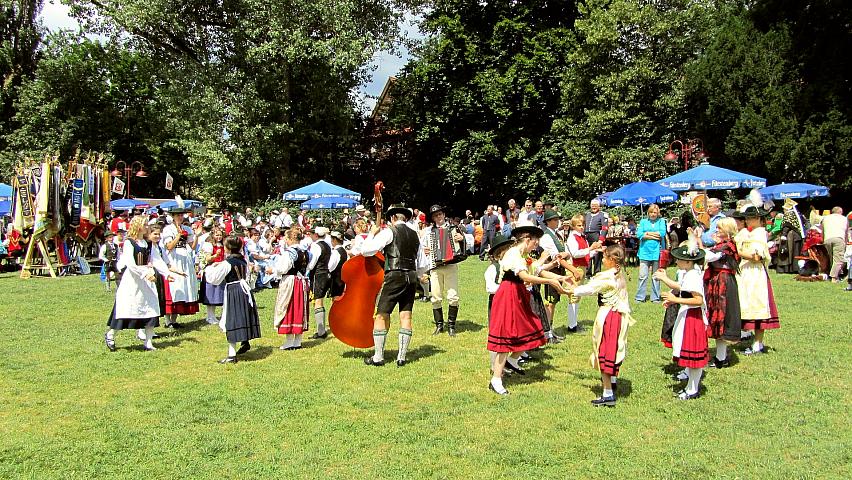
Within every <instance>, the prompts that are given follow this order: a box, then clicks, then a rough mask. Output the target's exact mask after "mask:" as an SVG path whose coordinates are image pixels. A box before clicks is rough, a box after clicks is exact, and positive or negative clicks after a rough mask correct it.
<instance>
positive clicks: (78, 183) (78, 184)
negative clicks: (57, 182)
mask: <svg viewBox="0 0 852 480" xmlns="http://www.w3.org/2000/svg"><path fill="white" fill-rule="evenodd" d="M82 208H83V179H82V178H75V179H74V180H72V191H71V227H73V228H77V227H78V226H80V212H81V210H82Z"/></svg>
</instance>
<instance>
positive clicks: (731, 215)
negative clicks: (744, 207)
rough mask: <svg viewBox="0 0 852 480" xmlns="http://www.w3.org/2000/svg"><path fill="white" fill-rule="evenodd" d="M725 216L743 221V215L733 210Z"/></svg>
mask: <svg viewBox="0 0 852 480" xmlns="http://www.w3.org/2000/svg"><path fill="white" fill-rule="evenodd" d="M727 216H728V217H731V218H733V219H737V220H745V214H744V213H743V212H741V211H739V210H734V211H732V212H731V213H729V214H727Z"/></svg>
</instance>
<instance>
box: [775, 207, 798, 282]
mask: <svg viewBox="0 0 852 480" xmlns="http://www.w3.org/2000/svg"><path fill="white" fill-rule="evenodd" d="M796 205H797V204H796V202H794V201H793V200H792V199H790V198H788V199H786V200H785V201H784V219H783V221H782V222H781V236H780V238H779V241H778V254H777V255H776V260H775V262H776V263H775V271H776V272H778V273H798V272H799V265H798V263H799V262H798V258H797V257H800V256H801V255H802V247H803V244H804V236H805V229H804V222H803V219H802V216H801V215H800V214H799V212H798V210H796Z"/></svg>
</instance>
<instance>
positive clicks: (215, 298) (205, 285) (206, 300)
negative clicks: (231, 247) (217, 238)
mask: <svg viewBox="0 0 852 480" xmlns="http://www.w3.org/2000/svg"><path fill="white" fill-rule="evenodd" d="M224 259H225V249H224V247H220V246H218V245H216V246H213V251H212V255H211V258H210V262H211V263H214V262H221V261H222V260H224ZM198 301H199V302H201V304H202V305H210V306H215V307H219V306H222V303H224V301H225V285H213V284H212V283H209V282H208V281H207V279H206V277H205V275H204V273H203V272H202V274H201V287H200V288H199V289H198Z"/></svg>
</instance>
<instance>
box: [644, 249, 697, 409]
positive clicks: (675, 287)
mask: <svg viewBox="0 0 852 480" xmlns="http://www.w3.org/2000/svg"><path fill="white" fill-rule="evenodd" d="M690 243H691V244H690V245H686V246H682V247H677V248H675V249H672V250H671V256H672V258H674V259H675V260H676V263H677V268H678V269H679V270H682V271H683V275H682V277H681V279H680V282H675V281H674V280H672V279H670V278H669V277H668V276H667V275H666V271H665V270H657V271H656V272H654V278H655V279H656V280H659V281H661V282H663V283H665V284H666V285H667V286H668V287H669V288H671V289H672V291H671V292H665V293H663V294H662V295H661V297H662V299H663V307H666V308H668V306H669V305H672V304H678V305H680V309H679V310H678V313H677V318H676V319H675V322H674V328H673V329H672V359H673V360H674V361H675V362H676V363H677V364H678V365H679V366H681V367H684V369H685V370H684V371H682V372H680V373H679V374H678V376H677V378H678V379H679V380H687V384H686V388H685V389H684V390H683V391H681V392H679V393H678V398H679V399H680V400H692V399H695V398H698V396H699V393H698V388H699V385H700V382H701V375H702V374H703V372H704V367H705V366H707V362H708V358H709V354H708V353H707V315H706V312H705V306H704V276H703V274H702V272H701V268H700V267H698V266H697V265H698V264H699V263H701V262H702V261H703V260H704V255H705V254H704V251H703V250H701V249H699V248H698V245H697V244H696V243H694V242H690Z"/></svg>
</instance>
